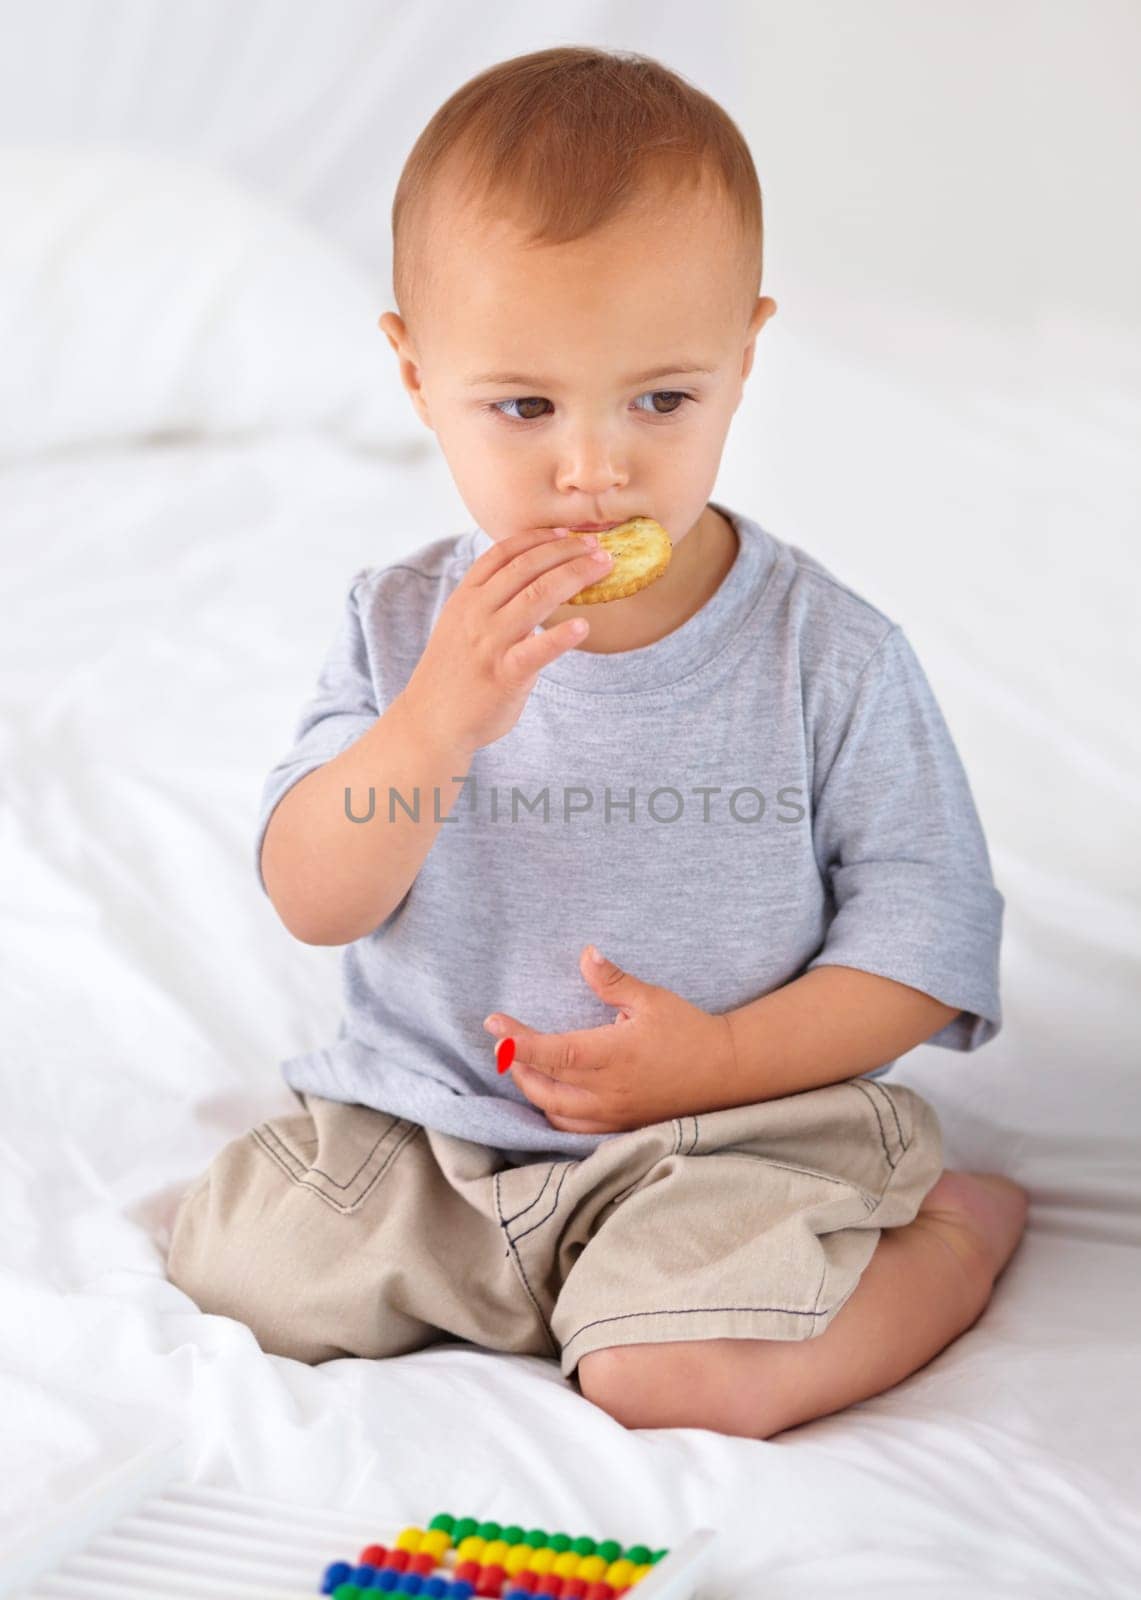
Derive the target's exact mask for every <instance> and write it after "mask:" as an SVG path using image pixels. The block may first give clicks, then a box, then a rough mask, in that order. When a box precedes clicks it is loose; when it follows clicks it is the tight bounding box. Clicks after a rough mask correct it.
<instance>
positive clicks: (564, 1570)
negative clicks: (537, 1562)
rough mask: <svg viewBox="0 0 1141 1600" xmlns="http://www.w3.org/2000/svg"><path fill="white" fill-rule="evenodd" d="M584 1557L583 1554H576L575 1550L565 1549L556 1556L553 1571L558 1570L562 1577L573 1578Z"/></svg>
mask: <svg viewBox="0 0 1141 1600" xmlns="http://www.w3.org/2000/svg"><path fill="white" fill-rule="evenodd" d="M582 1559H583V1558H582V1557H581V1556H576V1555H575V1553H574V1551H573V1550H564V1551H563V1552H562V1553H561V1554H560V1555H557V1556H556V1557H555V1563H554V1566H553V1567H552V1568H551V1571H552V1572H557V1573H558V1575H559V1577H560V1578H573V1577H574V1575H575V1573H576V1572H577V1571H578V1564H579V1562H580V1561H581V1560H582Z"/></svg>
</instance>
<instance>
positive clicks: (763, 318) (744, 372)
mask: <svg viewBox="0 0 1141 1600" xmlns="http://www.w3.org/2000/svg"><path fill="white" fill-rule="evenodd" d="M776 308H777V303H776V301H775V300H772V299H770V298H769V296H768V295H763V296H762V297H761V298H760V299H759V300H758V301H757V303H756V305H755V306H754V307H753V314H752V316H751V317H750V318H749V326H748V328H747V329H746V331H745V341H746V342H745V354H744V357H743V359H742V362H741V388H740V390H739V392H738V394H737V406H739V405H740V404H741V401H742V399H743V398H744V394H745V379H746V378H747V377H748V376H749V373H750V372H752V370H753V357H754V355H755V354H756V352H757V335H758V333H760V331H761V329H762V328H763V327H764V325H765V323H766V322H767V321H768V320H769V318H770V317H771V316H774V315H775V313H776ZM737 406H734V407H733V410H734V411H736V409H737Z"/></svg>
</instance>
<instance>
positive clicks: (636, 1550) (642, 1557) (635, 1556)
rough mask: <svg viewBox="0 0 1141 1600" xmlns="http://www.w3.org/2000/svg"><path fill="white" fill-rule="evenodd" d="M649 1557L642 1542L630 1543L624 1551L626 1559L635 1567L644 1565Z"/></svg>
mask: <svg viewBox="0 0 1141 1600" xmlns="http://www.w3.org/2000/svg"><path fill="white" fill-rule="evenodd" d="M649 1559H650V1552H649V1550H648V1549H647V1547H646V1546H645V1545H644V1544H632V1545H631V1546H630V1548H629V1550H627V1552H626V1560H627V1561H632V1562H633V1563H634V1565H635V1566H636V1567H644V1566H645V1565H646V1562H647V1561H648V1560H649Z"/></svg>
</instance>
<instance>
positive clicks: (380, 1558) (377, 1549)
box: [357, 1544, 388, 1567]
mask: <svg viewBox="0 0 1141 1600" xmlns="http://www.w3.org/2000/svg"><path fill="white" fill-rule="evenodd" d="M387 1555H388V1551H387V1550H386V1549H385V1548H384V1546H383V1545H382V1544H366V1545H365V1547H364V1549H363V1550H362V1551H361V1553H360V1555H359V1556H358V1557H357V1566H358V1567H383V1566H384V1562H385V1557H386V1556H387Z"/></svg>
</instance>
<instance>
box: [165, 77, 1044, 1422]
mask: <svg viewBox="0 0 1141 1600" xmlns="http://www.w3.org/2000/svg"><path fill="white" fill-rule="evenodd" d="M393 235H394V238H393V248H394V267H393V278H394V298H395V300H396V302H397V305H398V306H399V314H397V313H394V312H387V313H386V314H385V315H384V316H382V317H381V319H380V327H381V329H382V330H383V332H384V334H385V335H386V337H387V338H388V340H389V343H390V344H391V346H392V348H393V350H394V351H395V353H396V356H397V359H398V362H399V371H400V376H401V379H402V381H403V384H404V386H405V388H406V390H407V392H408V395H409V397H410V399H411V402H412V404H413V406H414V407H415V409H416V411H417V413H418V415H419V416H420V418H421V419H422V421H423V422H424V424H425V425H426V426H427V427H428V428H430V429H431V430H432V431H433V432H434V434H435V435H436V438H437V440H438V442H439V445H440V449H441V450H442V452H443V454H444V457H445V459H446V461H447V465H448V468H449V470H450V472H451V474H452V477H453V479H454V481H455V484H456V488H457V490H458V491H459V494H460V496H461V497H462V499H463V502H464V504H465V505H466V507H467V508H468V510H469V511H470V513H471V516H472V519H473V526H472V527H470V528H469V529H468V530H466V531H465V532H463V533H461V534H459V535H458V536H457V535H453V536H450V537H442V538H439V539H436V540H434V541H432V542H430V543H428V544H426V545H423V546H421V547H420V548H419V549H418V550H416V551H415V553H413V554H411V555H408V556H407V557H405V558H403V559H401V560H399V561H396V562H393V563H391V564H389V565H386V566H378V567H370V568H365V569H364V570H363V571H361V572H358V573H357V574H356V575H355V576H354V578H353V581H352V584H351V587H350V589H349V592H348V595H347V597H346V601H345V606H344V611H343V614H342V617H341V619H340V623H339V626H338V629H337V632H336V636H335V638H334V640H333V642H332V645H331V648H330V650H329V653H328V655H327V658H326V660H325V662H324V664H323V666H322V668H321V672H320V675H319V678H318V683H317V689H316V692H315V693H314V695H313V696H312V698H311V699H310V700H309V702H308V703H307V705H306V706H305V708H304V709H303V711H302V714H301V717H300V719H299V723H298V726H297V731H296V735H295V738H294V742H293V744H292V746H291V748H290V749H289V751H288V753H287V754H286V755H285V756H284V757H283V759H282V760H281V761H280V762H279V763H278V764H277V766H276V767H275V768H274V770H273V771H272V772H271V773H270V775H269V778H268V780H267V783H266V786H265V791H264V794H263V797H262V807H261V816H260V821H259V827H258V831H257V843H256V860H257V866H258V872H259V877H260V882H261V885H262V887H263V889H264V890H265V892H266V894H267V895H268V897H269V899H270V901H271V903H272V905H273V907H274V909H275V911H276V913H277V915H278V916H279V917H280V919H281V921H282V922H283V924H284V925H285V927H286V928H287V929H288V930H289V931H290V932H291V933H292V934H293V935H294V936H295V937H297V938H298V939H300V940H303V941H304V942H306V943H309V944H318V945H338V946H341V947H343V955H342V961H343V974H344V1006H345V1009H344V1018H343V1021H342V1023H341V1028H340V1032H339V1034H338V1036H337V1039H336V1040H335V1041H334V1042H333V1043H332V1044H330V1045H329V1046H328V1047H327V1048H324V1049H320V1050H317V1051H314V1052H308V1053H305V1054H303V1055H300V1056H296V1057H293V1058H291V1059H290V1060H288V1061H286V1062H285V1063H284V1064H283V1067H282V1071H283V1074H284V1077H285V1081H286V1082H287V1084H288V1085H289V1086H290V1087H291V1088H292V1090H293V1092H294V1095H295V1097H296V1099H297V1101H298V1103H299V1105H300V1107H301V1109H300V1110H298V1111H294V1112H292V1113H289V1114H286V1115H282V1116H276V1117H273V1118H270V1119H269V1120H268V1121H266V1122H263V1123H261V1124H260V1125H259V1126H257V1127H256V1128H254V1129H252V1130H251V1131H250V1132H249V1133H247V1134H244V1135H242V1136H241V1137H240V1138H237V1139H235V1140H233V1141H232V1142H231V1143H230V1144H229V1145H227V1146H226V1147H225V1149H223V1150H222V1151H221V1152H220V1153H219V1154H218V1155H217V1156H216V1157H215V1159H214V1161H213V1162H212V1163H211V1165H210V1167H209V1168H208V1169H207V1171H206V1172H204V1173H203V1174H201V1176H200V1177H199V1178H198V1179H197V1181H196V1182H195V1183H194V1184H193V1185H192V1186H191V1188H190V1189H189V1191H188V1192H187V1194H186V1195H185V1196H184V1198H183V1201H182V1203H181V1207H180V1210H179V1213H178V1217H177V1219H176V1225H175V1229H174V1233H173V1238H172V1246H171V1252H170V1260H169V1267H168V1270H169V1272H170V1276H171V1278H172V1280H173V1281H174V1282H175V1283H176V1284H179V1285H180V1286H181V1287H183V1288H184V1289H185V1290H186V1291H187V1293H189V1294H190V1295H191V1296H192V1297H193V1298H194V1299H195V1300H196V1302H197V1303H198V1304H199V1305H200V1306H201V1307H202V1308H203V1309H204V1310H207V1311H214V1312H218V1313H222V1314H225V1315H229V1316H233V1317H236V1318H239V1319H240V1320H241V1321H243V1322H245V1323H246V1324H248V1325H249V1327H251V1328H252V1329H253V1331H254V1333H255V1334H256V1336H257V1338H258V1340H259V1342H260V1343H261V1345H262V1347H263V1348H264V1349H266V1350H268V1351H272V1352H275V1353H278V1354H283V1355H289V1356H293V1357H296V1358H297V1359H299V1360H302V1361H306V1362H310V1363H313V1362H320V1361H325V1360H329V1359H332V1358H335V1357H339V1356H345V1355H359V1356H373V1357H379V1356H389V1355H397V1354H401V1353H404V1352H407V1351H410V1350H415V1349H418V1348H421V1347H423V1346H425V1345H427V1344H430V1343H433V1342H435V1341H438V1340H441V1339H447V1338H453V1339H462V1340H467V1341H471V1342H473V1343H476V1344H478V1345H481V1346H483V1347H485V1348H488V1349H491V1350H499V1351H513V1352H516V1353H521V1354H533V1355H540V1356H547V1357H550V1358H553V1359H556V1360H558V1361H559V1363H560V1366H561V1370H562V1373H563V1375H564V1376H565V1377H566V1378H567V1379H568V1380H569V1381H572V1382H575V1383H577V1385H578V1387H579V1390H580V1392H581V1393H582V1394H583V1395H584V1396H585V1397H586V1398H587V1399H589V1400H590V1401H591V1402H593V1403H594V1404H595V1405H598V1406H600V1407H602V1408H604V1409H605V1410H607V1411H608V1412H609V1413H611V1414H612V1415H613V1416H615V1417H617V1418H618V1419H619V1420H621V1421H622V1422H623V1423H625V1424H626V1425H627V1426H631V1427H661V1426H683V1427H708V1428H712V1429H716V1430H719V1431H722V1432H726V1433H735V1434H742V1435H746V1436H750V1437H754V1438H766V1437H769V1436H771V1435H772V1434H774V1433H777V1432H780V1431H782V1430H783V1429H786V1428H789V1427H792V1426H794V1425H796V1424H798V1423H800V1422H804V1421H807V1420H809V1419H811V1418H813V1417H817V1416H821V1415H824V1414H826V1413H828V1412H832V1411H836V1410H838V1409H841V1408H842V1407H844V1406H846V1405H849V1404H851V1403H853V1402H854V1401H856V1400H860V1399H863V1398H865V1397H867V1396H869V1395H873V1394H876V1393H879V1392H881V1391H882V1390H884V1389H886V1388H888V1387H890V1386H891V1385H893V1384H895V1383H897V1382H899V1381H900V1380H901V1379H902V1378H904V1377H906V1376H907V1375H908V1374H909V1373H912V1372H914V1371H915V1370H916V1369H917V1368H919V1367H921V1366H922V1365H923V1364H924V1363H925V1362H927V1361H929V1360H930V1359H931V1358H932V1357H933V1356H934V1355H935V1354H936V1353H937V1352H938V1351H940V1350H941V1349H943V1348H944V1347H945V1346H946V1345H947V1344H949V1343H950V1342H951V1341H952V1340H953V1339H955V1338H956V1337H957V1336H958V1335H959V1334H960V1333H962V1332H963V1331H964V1330H965V1329H966V1328H968V1327H970V1326H971V1325H972V1324H973V1323H974V1322H975V1320H976V1319H977V1318H978V1317H979V1315H980V1314H981V1312H982V1310H983V1308H984V1307H985V1305H986V1304H987V1302H988V1300H989V1297H990V1294H991V1290H992V1287H993V1284H994V1281H995V1279H996V1278H997V1276H998V1275H999V1273H1000V1272H1001V1271H1002V1270H1003V1268H1004V1266H1005V1264H1006V1262H1007V1260H1008V1259H1009V1257H1010V1255H1011V1254H1012V1252H1013V1251H1014V1249H1015V1247H1016V1245H1017V1242H1018V1239H1019V1236H1020V1234H1021V1232H1022V1229H1023V1226H1024V1219H1025V1213H1026V1196H1025V1193H1024V1191H1023V1190H1021V1189H1020V1188H1019V1187H1018V1186H1017V1185H1016V1184H1014V1183H1012V1182H1010V1181H1009V1180H1007V1179H1005V1178H1002V1177H999V1176H996V1175H992V1174H972V1173H961V1172H944V1170H943V1162H942V1140H941V1133H940V1126H939V1122H938V1118H937V1116H936V1113H935V1111H934V1109H933V1107H931V1106H930V1105H929V1104H928V1103H927V1102H926V1100H924V1099H923V1098H922V1097H921V1096H920V1095H918V1094H917V1093H916V1092H915V1091H914V1090H911V1089H909V1088H908V1087H906V1086H905V1085H903V1084H902V1083H898V1082H893V1081H891V1080H890V1079H889V1078H885V1074H886V1073H887V1072H888V1070H889V1069H890V1067H891V1066H892V1065H893V1063H894V1062H895V1060H896V1059H897V1058H898V1057H899V1056H901V1055H903V1054H904V1053H905V1052H907V1051H908V1050H910V1049H912V1048H913V1047H914V1046H915V1045H917V1044H919V1043H921V1042H922V1041H928V1042H930V1043H933V1044H936V1045H942V1046H945V1047H947V1048H949V1049H952V1050H973V1049H976V1048H978V1046H980V1045H982V1044H985V1043H986V1042H987V1041H988V1040H989V1039H991V1038H993V1037H994V1035H995V1034H996V1033H997V1031H998V1029H999V1027H1000V1026H1001V1012H1000V1005H999V995H998V956H999V945H1000V936H1001V923H1002V911H1003V898H1002V896H1001V894H1000V893H999V892H998V890H997V889H996V888H995V886H994V883H993V880H992V876H991V868H990V861H989V857H988V853H987V847H986V844H985V841H984V837H983V833H982V829H981V826H980V823H979V819H978V816H977V813H976V810H975V807H974V804H973V801H972V797H971V792H970V788H969V785H968V781H967V778H966V775H965V773H964V770H963V767H962V764H961V762H960V759H959V757H958V754H957V752H956V749H955V746H954V744H953V742H952V739H951V736H950V734H949V732H948V729H947V726H946V724H945V722H944V720H943V717H942V715H941V713H940V710H939V707H938V705H937V703H936V701H935V699H934V696H933V694H932V691H931V688H930V686H929V684H928V682H927V679H926V677H925V675H924V672H923V670H922V667H921V666H920V664H919V662H918V660H917V658H916V656H915V654H914V652H913V650H912V648H911V646H910V644H909V642H908V640H907V638H906V636H905V635H904V633H903V632H902V630H901V628H900V626H899V625H898V624H897V623H895V622H893V621H892V620H891V619H889V618H888V617H886V616H885V615H884V614H883V612H881V611H880V610H878V609H877V608H876V607H875V606H873V605H871V604H869V603H868V602H867V601H865V600H863V599H862V598H861V597H860V596H859V595H857V594H856V593H854V592H853V590H852V589H850V588H849V587H848V586H847V585H846V584H844V583H843V581H842V580H841V579H840V578H838V577H836V576H834V575H833V574H832V573H831V572H830V571H828V570H827V569H826V568H825V567H824V566H823V565H822V564H821V563H820V562H818V561H817V560H815V559H814V558H813V557H812V556H811V555H809V554H807V553H806V552H805V551H803V550H801V549H800V548H798V547H797V546H795V545H793V544H790V543H788V542H786V541H784V540H782V539H780V538H779V537H777V536H776V535H775V534H772V533H770V532H768V531H767V530H766V529H764V528H762V526H761V525H760V524H759V523H758V522H756V521H755V520H753V519H752V518H751V517H749V516H748V515H747V514H745V513H744V512H743V511H741V510H740V509H734V508H731V507H729V506H727V505H725V504H723V503H720V502H716V501H714V500H712V499H710V498H709V497H710V495H711V493H712V491H713V487H714V482H715V479H716V476H717V469H718V464H719V461H720V458H721V452H722V449H723V447H724V443H725V438H726V434H727V432H728V429H729V425H730V422H731V420H732V418H733V414H734V412H735V411H736V409H737V406H738V405H739V403H740V400H741V396H742V392H743V386H744V383H745V380H746V379H747V377H748V375H749V373H750V371H751V368H752V365H753V361H754V357H755V353H756V342H757V338H758V335H759V334H760V333H761V331H762V330H763V329H764V328H765V326H766V325H767V324H768V322H769V320H770V319H771V317H772V316H773V314H774V313H775V311H776V304H775V302H774V301H773V300H772V299H770V298H768V297H761V296H759V289H760V282H761V265H762V209H761V192H760V187H759V184H758V182H757V176H756V172H755V170H754V166H753V162H752V160H751V157H750V154H749V150H748V148H747V146H746V144H745V142H744V140H743V138H742V136H741V134H740V132H739V130H738V129H737V127H736V125H735V124H734V123H733V122H732V120H731V119H730V118H729V117H728V116H727V115H726V113H725V112H724V111H723V110H722V109H721V108H720V107H719V106H718V105H717V104H716V103H715V102H714V101H713V100H711V99H709V98H708V97H707V96H706V95H704V94H702V93H701V92H700V91H698V90H697V89H695V88H694V87H692V86H691V85H690V84H688V83H687V82H685V80H683V79H682V78H680V77H678V76H677V75H676V74H674V73H673V72H671V71H669V70H668V69H667V68H665V67H664V66H662V65H660V64H658V63H657V62H654V61H652V60H649V59H648V58H646V57H642V56H634V55H629V54H621V55H619V54H610V53H607V52H604V51H601V50H595V49H590V48H585V47H581V48H580V47H560V48H552V49H549V50H542V51H539V52H537V53H535V54H532V55H527V56H522V57H518V58H516V59H513V60H510V61H506V62H503V63H500V64H499V65H497V66H494V67H492V68H490V69H489V70H487V71H486V72H483V73H481V74H480V75H479V76H478V77H476V78H475V79H473V80H472V81H471V82H469V83H467V84H465V85H464V86H463V87H461V88H460V89H459V90H458V91H457V92H456V93H455V94H454V95H453V96H452V97H451V99H449V100H448V101H447V102H446V103H445V105H444V106H442V107H441V108H440V110H439V111H438V112H437V113H436V115H435V117H434V118H433V119H432V120H431V122H430V123H429V124H428V126H427V128H426V129H425V130H424V132H423V133H422V134H421V136H420V138H419V140H418V141H417V143H416V145H415V146H414V148H413V150H412V152H411V155H410V156H409V159H408V161H407V163H406V166H405V169H404V172H403V174H402V176H401V179H400V183H399V186H398V189H397V194H396V199H395V204H394V207H393ZM636 516H643V517H649V518H653V519H654V520H655V521H657V522H658V523H660V524H661V525H662V527H663V528H665V529H666V530H667V532H668V534H669V536H670V540H671V542H672V559H671V560H670V562H669V564H668V566H667V567H666V569H665V571H664V572H663V573H662V574H661V575H660V576H659V577H658V578H657V579H656V580H655V581H653V582H652V583H649V584H648V585H646V586H645V587H643V588H641V589H639V590H638V591H637V592H636V593H632V594H629V595H627V596H625V597H623V598H620V599H616V600H612V601H610V602H608V603H601V604H575V603H573V602H574V600H575V597H576V596H578V595H580V594H582V592H583V591H584V590H586V589H588V588H589V587H590V585H592V584H596V583H597V582H598V581H599V578H600V576H601V575H602V574H604V573H605V572H606V571H607V570H608V558H607V554H606V552H605V551H604V550H601V549H600V548H598V541H597V539H595V538H593V537H592V533H591V530H594V531H595V532H597V531H600V530H605V529H607V528H608V527H610V526H613V525H615V524H617V523H621V522H624V521H626V520H628V519H630V518H632V517H636ZM596 946H597V947H598V950H600V951H601V955H600V956H598V957H597V958H596V950H595V947H596ZM508 1041H510V1042H508ZM497 1067H503V1068H504V1069H505V1070H504V1071H502V1072H501V1071H498V1070H497ZM904 1305H906V1307H907V1314H906V1316H902V1315H901V1314H900V1310H899V1308H900V1307H901V1306H904Z"/></svg>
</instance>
